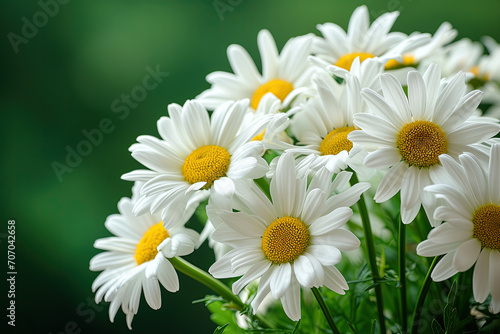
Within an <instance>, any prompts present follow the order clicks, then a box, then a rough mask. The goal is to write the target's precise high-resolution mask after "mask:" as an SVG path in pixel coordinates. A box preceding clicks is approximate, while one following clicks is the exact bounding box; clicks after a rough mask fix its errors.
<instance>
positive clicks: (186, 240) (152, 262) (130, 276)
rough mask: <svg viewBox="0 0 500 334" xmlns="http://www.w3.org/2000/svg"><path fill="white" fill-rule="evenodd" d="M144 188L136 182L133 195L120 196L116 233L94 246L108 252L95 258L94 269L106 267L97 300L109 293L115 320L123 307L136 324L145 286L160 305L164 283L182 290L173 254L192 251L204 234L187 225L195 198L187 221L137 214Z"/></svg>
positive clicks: (109, 223)
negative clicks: (166, 222)
mask: <svg viewBox="0 0 500 334" xmlns="http://www.w3.org/2000/svg"><path fill="white" fill-rule="evenodd" d="M139 188H140V185H139V183H136V184H135V185H134V187H133V195H132V198H130V199H129V198H122V199H121V200H120V201H119V203H118V210H119V212H120V213H119V214H113V215H110V216H109V217H108V218H107V220H106V223H105V226H106V228H107V229H108V230H109V231H110V232H111V233H112V234H113V235H114V236H112V237H108V238H102V239H98V240H96V242H95V243H94V247H95V248H98V249H102V250H104V252H102V253H99V254H97V255H96V256H94V257H93V258H92V259H91V260H90V270H93V271H102V272H101V273H100V274H99V276H97V278H96V279H95V281H94V282H93V284H92V291H93V292H95V293H96V295H95V301H96V303H99V302H101V300H103V299H104V300H105V301H107V302H110V306H109V318H110V320H111V322H113V320H114V318H115V315H116V313H117V311H118V309H119V308H120V307H121V308H122V310H123V312H124V313H125V314H126V321H127V326H128V327H129V328H130V329H131V325H132V320H133V318H134V315H135V314H137V311H138V309H139V302H140V299H141V290H142V291H144V296H145V299H146V302H147V303H148V305H149V306H150V307H151V308H152V309H155V310H157V309H159V308H160V306H161V292H160V285H161V286H163V287H164V288H165V289H167V290H168V291H170V292H176V291H177V290H179V279H178V277H177V273H176V271H175V269H174V267H173V266H172V264H171V263H170V262H169V261H168V260H167V258H172V257H174V256H184V255H188V254H190V253H192V252H193V250H194V246H195V245H196V243H197V242H198V238H199V235H198V233H197V232H196V231H194V230H191V229H187V228H185V227H184V224H185V223H186V221H187V220H188V219H189V218H190V217H191V215H192V214H193V212H194V210H195V208H196V206H197V204H198V202H197V199H193V200H192V201H191V202H190V203H189V205H188V209H187V210H186V212H185V214H184V216H183V217H182V218H181V224H178V225H177V226H175V227H174V228H171V229H168V230H166V229H165V228H164V227H163V224H162V222H161V218H160V216H159V215H151V214H149V213H146V214H144V215H142V216H139V217H136V216H135V215H134V214H133V212H132V211H133V207H134V204H135V203H136V202H137V200H138V199H139Z"/></svg>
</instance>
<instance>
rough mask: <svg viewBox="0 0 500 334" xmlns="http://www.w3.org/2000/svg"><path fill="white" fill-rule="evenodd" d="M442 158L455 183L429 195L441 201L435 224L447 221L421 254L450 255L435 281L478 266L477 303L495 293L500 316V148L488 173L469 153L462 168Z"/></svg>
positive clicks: (449, 182)
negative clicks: (499, 282)
mask: <svg viewBox="0 0 500 334" xmlns="http://www.w3.org/2000/svg"><path fill="white" fill-rule="evenodd" d="M440 159H441V163H442V164H443V168H444V170H445V171H446V172H447V174H448V175H449V178H448V179H447V180H445V183H443V184H435V185H432V186H429V187H426V188H425V190H426V191H429V192H431V193H432V194H433V195H434V196H435V198H438V199H440V200H441V206H439V207H438V208H437V210H436V212H435V219H436V220H439V221H444V222H443V224H442V225H440V226H438V227H436V228H434V229H433V230H432V231H431V232H430V233H429V235H428V237H427V240H425V241H423V242H421V243H420V244H419V245H418V246H417V254H418V255H421V256H437V255H443V254H446V255H444V257H443V258H442V259H441V260H440V261H439V263H438V264H437V265H436V267H435V268H434V270H433V271H432V274H431V277H432V279H433V280H434V281H443V280H445V279H448V278H450V277H451V276H453V275H455V274H456V273H457V272H464V271H467V270H469V269H470V268H471V267H472V266H473V265H475V267H474V274H473V278H472V288H473V293H474V299H475V300H476V301H477V302H479V303H483V302H484V301H485V300H486V298H487V297H488V295H489V294H490V293H491V297H492V299H491V303H490V311H491V312H492V313H499V312H500V284H498V278H499V277H500V143H499V144H494V145H493V146H492V147H491V157H490V161H489V168H488V170H487V171H486V170H485V169H484V168H482V167H481V163H480V162H479V161H478V160H477V159H476V158H475V157H474V156H473V155H470V154H468V153H467V154H463V155H461V156H460V162H461V164H458V163H457V162H456V161H455V160H454V159H452V158H450V157H449V156H447V155H444V156H441V157H440Z"/></svg>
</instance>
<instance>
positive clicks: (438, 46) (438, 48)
mask: <svg viewBox="0 0 500 334" xmlns="http://www.w3.org/2000/svg"><path fill="white" fill-rule="evenodd" d="M417 34H418V33H417ZM457 34H458V32H457V31H456V30H455V29H453V28H452V26H451V24H450V23H449V22H443V23H442V24H441V25H440V26H439V28H438V29H437V30H436V32H435V33H434V35H433V36H432V38H431V40H430V41H429V43H427V44H424V45H422V46H420V47H418V48H415V49H413V50H411V51H409V52H405V53H404V54H403V61H402V62H397V61H396V60H389V61H388V62H387V64H386V65H385V68H386V70H393V69H395V68H399V67H402V66H413V67H416V66H417V65H418V64H419V63H420V62H421V61H423V60H425V59H428V58H430V57H434V56H436V55H440V54H443V53H444V52H445V49H444V46H445V45H446V44H448V43H450V42H451V41H453V39H454V38H455V37H456V36H457ZM410 36H411V35H410ZM454 74H455V73H454Z"/></svg>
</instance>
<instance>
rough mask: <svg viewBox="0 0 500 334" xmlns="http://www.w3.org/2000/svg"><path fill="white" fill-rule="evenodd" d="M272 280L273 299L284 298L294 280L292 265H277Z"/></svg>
mask: <svg viewBox="0 0 500 334" xmlns="http://www.w3.org/2000/svg"><path fill="white" fill-rule="evenodd" d="M270 280H271V283H270V284H271V292H272V294H273V297H274V298H276V299H279V298H281V297H283V295H284V294H285V293H286V291H287V289H288V287H289V286H290V282H291V280H292V265H291V264H290V263H282V264H279V265H276V267H275V268H274V271H273V274H272V276H271V278H270Z"/></svg>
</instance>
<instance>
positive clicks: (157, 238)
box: [134, 222, 169, 265]
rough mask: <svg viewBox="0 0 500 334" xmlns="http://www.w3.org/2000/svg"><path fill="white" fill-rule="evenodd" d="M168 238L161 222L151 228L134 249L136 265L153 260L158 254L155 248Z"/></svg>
mask: <svg viewBox="0 0 500 334" xmlns="http://www.w3.org/2000/svg"><path fill="white" fill-rule="evenodd" d="M168 237H169V235H168V232H167V230H165V228H164V227H163V222H159V223H158V224H155V225H153V226H151V227H150V228H149V229H148V230H147V231H146V233H144V235H143V236H142V238H141V240H140V241H139V243H138V244H137V246H136V247H135V254H134V258H135V261H136V262H137V264H138V265H139V264H142V263H144V262H148V261H151V260H153V259H154V258H155V256H156V254H158V250H157V249H156V248H157V247H158V245H160V244H161V243H162V241H163V240H165V239H167V238H168Z"/></svg>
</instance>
